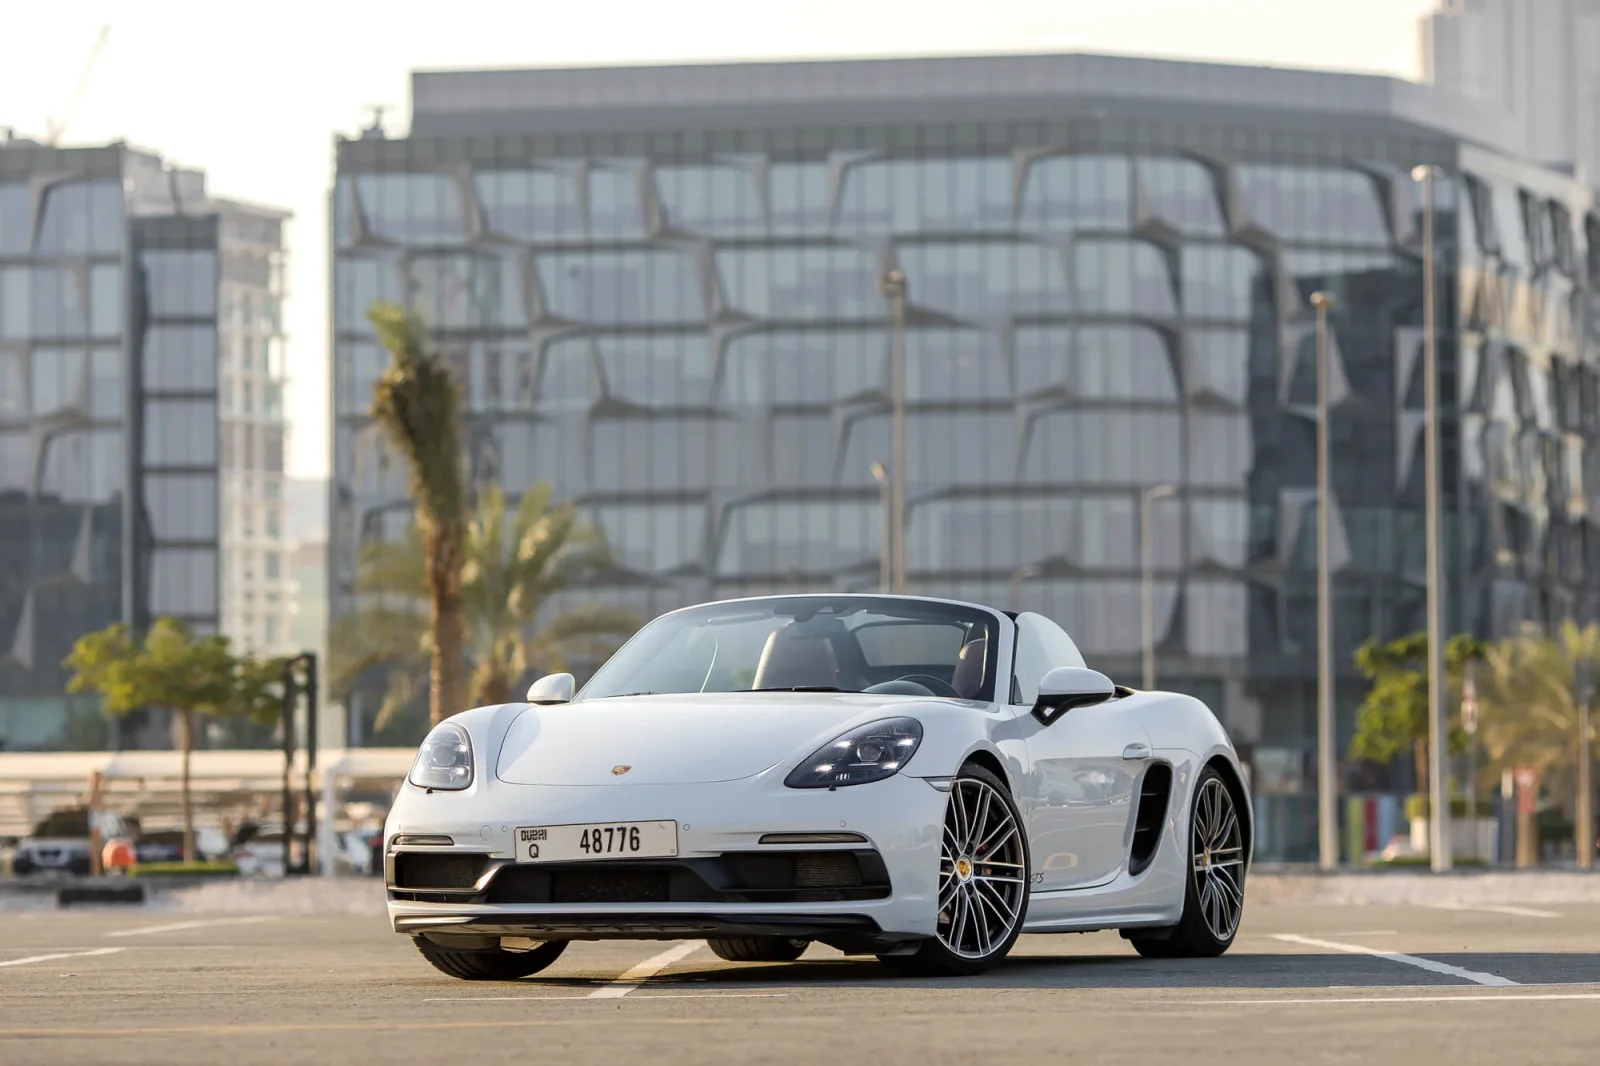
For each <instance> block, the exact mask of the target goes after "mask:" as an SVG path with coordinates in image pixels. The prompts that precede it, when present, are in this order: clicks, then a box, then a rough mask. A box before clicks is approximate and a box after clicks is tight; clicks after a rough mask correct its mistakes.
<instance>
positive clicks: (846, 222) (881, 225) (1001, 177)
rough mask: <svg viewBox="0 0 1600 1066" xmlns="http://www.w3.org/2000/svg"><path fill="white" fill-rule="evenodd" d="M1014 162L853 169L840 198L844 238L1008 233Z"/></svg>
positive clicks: (926, 162)
mask: <svg viewBox="0 0 1600 1066" xmlns="http://www.w3.org/2000/svg"><path fill="white" fill-rule="evenodd" d="M1011 184H1012V179H1011V160H1010V159H1006V158H997V159H885V160H870V161H868V162H864V163H858V164H857V165H855V166H852V167H850V168H849V169H847V170H846V171H845V174H844V187H843V189H842V191H841V192H840V197H839V217H838V222H837V228H838V231H839V232H840V233H855V234H878V233H885V234H886V233H919V232H935V233H937V232H949V231H953V230H990V231H994V230H1008V229H1010V228H1011V227H1012V208H1011Z"/></svg>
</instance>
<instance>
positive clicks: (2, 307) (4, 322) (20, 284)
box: [0, 267, 33, 340]
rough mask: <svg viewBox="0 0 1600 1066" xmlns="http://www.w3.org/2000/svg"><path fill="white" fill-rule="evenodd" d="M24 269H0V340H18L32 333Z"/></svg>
mask: <svg viewBox="0 0 1600 1066" xmlns="http://www.w3.org/2000/svg"><path fill="white" fill-rule="evenodd" d="M29 289H30V286H29V277H28V269H27V268H26V267H0V339H4V340H20V339H22V338H25V337H27V336H29V335H31V334H32V333H33V301H32V298H31V297H30V295H29Z"/></svg>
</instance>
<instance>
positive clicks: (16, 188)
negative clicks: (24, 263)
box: [0, 182, 33, 255]
mask: <svg viewBox="0 0 1600 1066" xmlns="http://www.w3.org/2000/svg"><path fill="white" fill-rule="evenodd" d="M32 201H33V197H32V194H31V191H30V190H29V188H28V185H27V183H26V182H5V183H0V255H26V254H27V253H28V251H29V248H30V247H31V246H32V244H33V206H32Z"/></svg>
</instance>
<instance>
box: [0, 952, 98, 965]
mask: <svg viewBox="0 0 1600 1066" xmlns="http://www.w3.org/2000/svg"><path fill="white" fill-rule="evenodd" d="M123 950H125V949H123V948H91V949H89V950H88V951H57V952H54V953H52V954H49V955H29V956H27V957H26V958H22V959H7V960H6V961H5V962H0V966H27V965H29V964H30V963H35V962H54V961H55V960H56V959H82V958H86V957H88V956H90V955H115V954H116V953H117V952H119V951H123Z"/></svg>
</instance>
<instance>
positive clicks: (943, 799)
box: [385, 594, 1252, 980]
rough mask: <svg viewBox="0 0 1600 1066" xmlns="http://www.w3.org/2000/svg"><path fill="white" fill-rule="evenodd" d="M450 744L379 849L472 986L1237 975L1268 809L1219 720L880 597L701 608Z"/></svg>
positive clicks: (417, 916)
mask: <svg viewBox="0 0 1600 1066" xmlns="http://www.w3.org/2000/svg"><path fill="white" fill-rule="evenodd" d="M572 689H573V679H572V677H571V675H568V674H557V675H553V676H550V677H546V678H543V679H541V680H540V681H539V682H538V683H536V684H535V685H534V686H533V688H532V690H530V692H529V694H528V702H526V703H512V704H506V705H503V706H494V707H479V708H476V709H474V710H469V711H466V712H464V713H461V714H458V715H455V716H454V717H452V718H450V719H448V720H446V721H445V722H443V723H442V724H440V725H439V726H437V727H435V728H434V730H433V731H432V732H431V733H430V734H429V735H428V737H427V739H426V740H425V741H424V742H423V743H422V746H421V750H420V751H419V753H418V756H417V760H416V762H415V765H414V766H413V768H412V770H411V773H410V777H409V779H408V782H407V783H406V784H405V785H403V786H402V787H401V789H400V792H399V795H398V796H397V797H396V799H395V802H394V805H393V807H392V809H391V811H390V813H389V819H388V823H387V825H386V827H385V835H386V842H387V844H386V850H385V867H386V869H385V880H386V884H387V887H388V894H389V905H388V906H389V915H390V919H391V922H392V924H393V927H394V929H395V931H396V932H399V933H402V934H405V935H406V936H409V937H411V938H412V939H413V940H414V941H415V943H416V946H417V947H418V949H419V950H420V951H421V952H422V954H423V956H424V957H425V958H427V960H428V961H429V962H431V963H432V964H433V965H434V966H436V967H437V968H439V969H440V970H442V971H444V972H445V973H448V974H450V975H452V976H455V977H459V978H464V979H468V980H474V979H476V980H483V979H502V980H506V979H516V978H519V977H523V976H526V975H528V974H532V973H535V972H537V971H539V970H540V969H543V968H544V967H546V966H548V965H549V964H550V963H551V962H552V961H554V960H555V959H556V958H557V957H558V956H559V955H560V954H561V952H562V951H563V950H564V949H565V947H566V945H567V944H568V943H569V942H570V941H573V940H595V939H611V938H627V939H648V938H655V939H680V938H704V939H706V940H708V941H709V942H710V945H711V947H712V950H713V951H715V952H716V953H717V954H718V955H720V956H722V957H723V958H727V959H736V960H758V961H782V960H791V959H795V958H798V957H799V955H800V953H801V952H803V951H804V950H805V947H806V945H807V944H808V943H810V942H812V941H818V942H821V943H824V944H828V945H831V946H833V947H835V948H837V949H839V950H841V951H844V952H845V953H847V954H858V955H875V956H877V957H878V958H880V959H881V960H882V961H883V962H884V963H885V964H886V965H888V966H889V967H890V968H891V969H893V970H895V971H898V972H902V973H907V974H914V975H960V974H975V973H979V972H981V971H983V970H985V969H987V968H988V967H990V966H992V965H994V963H996V962H997V961H998V960H1000V959H1001V958H1003V957H1004V956H1005V954H1006V953H1007V952H1008V951H1009V950H1010V949H1011V945H1012V943H1013V942H1014V941H1015V939H1016V937H1017V936H1018V934H1020V933H1023V932H1028V933H1052V932H1085V931H1088V930H1095V929H1118V930H1120V931H1121V932H1122V934H1123V936H1125V937H1126V938H1128V939H1129V940H1131V941H1132V942H1133V945H1134V947H1135V948H1137V949H1138V951H1139V952H1140V953H1141V954H1144V955H1155V956H1216V955H1220V954H1222V953H1223V952H1224V951H1226V950H1227V949H1228V947H1229V945H1230V944H1231V943H1232V942H1233V938H1234V935H1235V933H1236V932H1237V930H1238V927H1239V921H1240V918H1241V916H1242V914H1243V909H1244V878H1245V872H1246V869H1247V867H1248V864H1249V861H1250V855H1251V833H1252V822H1251V809H1250V803H1249V797H1248V795H1247V794H1246V792H1245V790H1244V788H1243V787H1242V780H1243V777H1242V771H1241V768H1240V765H1239V760H1238V757H1237V755H1236V754H1235V752H1234V749H1233V746H1232V744H1231V743H1230V742H1229V740H1228V737H1227V734H1226V733H1225V732H1224V730H1223V728H1222V726H1221V724H1220V723H1219V722H1218V721H1217V719H1216V717H1215V716H1214V715H1213V714H1212V713H1211V711H1210V710H1209V709H1208V708H1207V707H1206V706H1205V705H1204V704H1202V703H1201V702H1199V701H1198V700H1195V699H1193V698H1191V697H1188V696H1183V695H1178V694H1174V693H1166V692H1135V691H1132V690H1130V689H1127V688H1123V687H1120V686H1117V685H1114V684H1113V683H1112V682H1111V681H1110V679H1108V678H1107V677H1105V676H1104V675H1102V674H1100V673H1097V672H1095V671H1093V670H1090V669H1088V668H1087V666H1086V665H1085V663H1084V660H1083V657H1082V656H1081V655H1080V654H1079V653H1078V649H1077V647H1076V646H1075V645H1074V643H1073V641H1072V640H1071V639H1070V638H1069V637H1068V636H1067V634H1066V633H1065V632H1063V631H1062V630H1061V628H1060V627H1059V626H1057V625H1055V624H1054V623H1053V622H1051V621H1050V620H1049V619H1047V618H1044V617H1042V616H1040V615H1037V614H1021V615H1014V614H1011V613H1009V612H1003V611H999V610H995V609H992V608H989V607H982V606H978V605H974V604H969V603H960V602H955V601H947V600H936V599H925V598H917V597H898V596H876V595H848V594H842V595H802V596H777V597H769V598H761V599H748V600H734V601H725V602H719V603H710V604H703V605H700V606H695V607H689V608H685V609H683V610H679V611H674V612H672V613H670V614H667V615H663V616H662V617H660V618H657V619H656V620H655V621H653V622H651V623H650V624H649V625H647V626H645V627H644V628H643V629H642V630H640V632H639V633H638V634H636V635H635V636H634V637H633V639H632V640H630V641H629V642H628V643H627V644H626V645H624V646H623V648H622V649H621V650H619V651H618V652H617V653H616V654H615V655H614V656H613V657H612V658H611V659H610V661H609V662H607V663H606V664H605V665H604V666H603V667H601V668H600V670H599V671H598V672H597V673H596V674H595V676H594V678H593V679H592V680H591V681H590V682H589V683H588V684H587V685H586V686H585V687H584V688H583V690H582V691H581V692H578V693H577V694H576V695H574V693H573V691H572Z"/></svg>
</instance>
